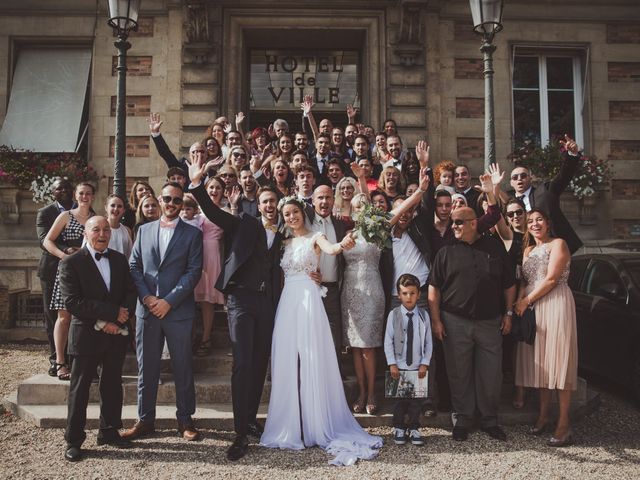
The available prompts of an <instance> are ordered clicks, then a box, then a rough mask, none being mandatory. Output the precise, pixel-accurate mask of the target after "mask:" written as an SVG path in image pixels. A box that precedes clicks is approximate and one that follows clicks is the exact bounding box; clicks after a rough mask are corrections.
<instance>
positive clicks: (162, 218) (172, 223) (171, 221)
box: [160, 215, 180, 225]
mask: <svg viewBox="0 0 640 480" xmlns="http://www.w3.org/2000/svg"><path fill="white" fill-rule="evenodd" d="M160 219H161V220H162V221H163V222H166V223H169V224H171V225H175V224H177V223H178V221H179V220H180V217H176V218H174V219H173V220H167V219H166V217H165V216H164V215H163V216H162V217H160Z"/></svg>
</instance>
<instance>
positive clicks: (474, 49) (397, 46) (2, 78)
mask: <svg viewBox="0 0 640 480" xmlns="http://www.w3.org/2000/svg"><path fill="white" fill-rule="evenodd" d="M505 3H506V5H505V11H504V19H503V23H504V30H503V31H502V32H500V33H499V34H498V35H497V36H496V41H495V43H496V45H497V50H496V52H495V55H494V68H495V79H494V88H495V119H496V139H497V158H498V161H499V162H501V163H502V164H503V165H504V166H505V168H507V169H508V168H509V165H508V161H507V160H506V157H507V155H508V154H509V153H510V152H511V150H512V145H513V138H514V135H516V136H517V134H518V132H517V131H516V130H517V128H516V127H518V125H519V124H518V121H517V119H515V120H514V109H515V110H517V109H518V108H520V107H519V106H514V98H516V96H517V95H523V97H522V98H525V99H526V98H529V99H530V98H532V97H531V95H534V96H536V97H535V98H538V99H539V100H540V102H539V105H538V106H537V107H535V108H537V109H538V110H540V111H539V112H538V111H537V113H536V114H537V115H539V118H538V120H539V122H538V123H539V125H537V126H536V127H534V130H535V129H538V130H536V132H537V133H536V135H538V137H539V138H542V139H545V138H549V136H550V135H551V134H552V133H553V132H552V129H553V126H554V121H555V120H557V119H555V120H554V118H552V117H553V115H556V114H557V112H556V113H555V114H554V113H553V112H552V111H551V110H553V108H554V106H553V105H554V99H555V98H559V97H560V96H562V95H564V98H567V99H569V100H568V101H569V105H571V108H572V109H573V111H565V112H561V114H562V115H564V117H563V119H564V121H566V120H567V118H569V117H571V120H570V122H571V124H572V126H574V127H575V129H574V131H572V133H573V134H574V135H576V136H577V137H578V139H579V141H581V143H582V144H583V145H584V148H585V151H587V152H589V153H593V154H595V155H597V156H598V157H603V158H609V159H610V160H611V161H612V163H613V168H614V179H613V182H612V188H611V189H609V190H607V191H603V192H600V193H599V194H598V196H597V198H598V203H597V205H596V207H595V210H594V213H593V215H595V217H591V218H590V219H585V218H581V212H580V208H579V204H578V202H577V201H576V200H574V199H572V198H566V199H564V200H563V204H564V209H565V211H566V213H567V215H568V217H569V218H570V219H571V221H572V222H573V223H574V225H575V226H576V229H577V230H578V231H579V233H580V234H581V236H582V237H583V239H585V241H593V240H597V239H606V238H640V237H636V236H640V220H639V215H638V213H637V212H638V207H639V206H640V200H639V196H640V168H639V167H640V5H638V3H637V1H636V0H616V1H610V0H565V1H562V2H556V1H544V2H540V1H531V0H529V1H525V0H507V1H506V2H505ZM107 17H108V14H107V1H106V0H98V1H97V2H88V1H85V0H59V1H57V2H50V1H48V0H20V1H18V0H4V1H3V2H2V3H1V4H0V125H1V124H2V123H3V121H4V119H5V114H6V111H7V106H8V104H9V100H10V97H11V92H12V78H13V72H14V68H15V66H16V62H17V61H18V59H19V56H20V53H21V51H23V49H24V48H26V47H29V48H36V49H37V48H43V49H44V48H50V47H51V46H52V45H55V46H59V47H63V48H64V47H73V46H78V45H82V46H84V47H86V48H89V49H90V50H91V68H90V75H89V85H88V96H89V97H88V131H87V142H88V143H87V149H88V155H89V159H90V162H91V164H92V165H93V166H94V167H95V168H96V169H97V171H98V173H99V174H100V175H101V180H100V182H99V185H98V187H99V195H98V198H97V200H96V206H97V209H99V208H100V207H99V205H101V204H102V200H103V199H104V198H105V197H106V195H107V193H108V191H109V189H110V185H111V181H112V175H113V145H114V132H115V90H116V77H115V68H114V67H115V64H116V55H117V51H116V49H115V47H114V46H113V42H114V37H113V32H112V30H111V29H110V28H109V27H108V26H107V23H106V20H107ZM130 42H131V44H132V47H131V49H130V50H129V52H128V61H127V66H128V73H127V176H128V180H129V181H133V180H135V179H138V178H144V179H149V181H150V182H151V183H152V185H153V186H154V187H158V186H160V185H161V183H162V181H163V178H164V173H165V167H164V163H163V162H162V160H161V159H160V158H159V156H158V154H157V152H156V151H155V148H154V147H153V146H152V145H151V144H150V138H149V135H148V134H149V130H148V122H147V117H148V114H149V113H150V112H159V113H160V114H161V115H162V119H163V120H164V124H163V126H162V132H163V135H164V137H165V138H166V140H167V143H168V144H169V146H170V147H171V148H172V149H173V150H174V152H176V153H178V152H181V153H184V152H186V151H187V149H188V146H189V145H190V144H191V143H192V142H194V141H196V140H199V139H201V138H202V137H203V132H204V130H205V129H206V127H207V126H208V125H209V124H210V122H211V121H212V120H213V119H214V118H216V117H217V116H218V115H222V114H225V115H229V116H230V118H232V117H233V115H234V114H235V113H236V112H238V111H244V112H245V113H246V114H247V116H248V123H249V126H250V127H253V126H256V121H257V119H261V118H266V117H269V118H274V116H275V115H276V114H282V115H284V116H286V115H290V116H294V112H296V114H295V115H297V112H298V110H297V107H295V104H296V102H295V101H293V102H291V103H290V104H289V105H285V106H283V107H280V106H277V105H276V104H275V103H274V107H273V109H272V111H271V112H270V111H269V108H268V102H269V101H270V97H269V96H268V95H267V93H266V90H265V88H266V89H267V90H268V88H269V87H268V86H267V84H265V83H263V84H261V85H260V84H258V83H259V82H258V83H256V82H255V78H257V77H256V76H255V75H253V73H252V72H256V71H257V70H255V68H257V67H256V66H258V67H259V66H260V61H256V60H255V59H256V58H259V57H260V55H263V56H266V57H267V58H268V56H269V55H272V56H274V57H273V58H274V59H275V58H276V57H278V58H279V59H286V58H288V59H286V60H285V63H284V64H282V63H280V64H279V65H280V67H279V68H280V69H281V70H280V72H279V73H283V72H282V71H283V70H284V73H286V74H291V75H292V76H291V77H290V78H285V77H286V75H285V76H284V77H283V76H282V75H280V76H278V75H274V73H275V72H269V73H270V76H269V77H264V75H263V77H264V78H266V80H265V82H266V81H268V82H271V88H272V89H273V91H272V92H271V95H272V99H273V100H274V102H275V98H276V97H278V95H280V98H282V99H286V98H287V96H288V95H289V94H290V95H291V99H294V97H295V95H297V90H295V91H293V93H291V92H290V91H289V90H288V88H289V87H291V88H292V89H295V88H296V87H297V86H299V83H296V82H297V78H298V77H296V75H295V74H296V73H299V72H302V74H305V75H306V74H307V73H308V72H305V69H304V68H302V66H301V62H300V61H299V60H300V59H303V58H306V57H311V58H312V60H311V63H312V64H313V65H315V72H316V74H317V75H316V77H313V75H306V76H305V75H302V76H301V77H300V79H301V80H300V82H302V83H303V84H304V87H305V88H307V87H311V90H312V91H313V87H314V84H313V82H318V83H317V85H318V92H317V95H318V97H317V100H320V99H323V100H325V99H328V100H331V99H332V98H333V97H331V95H332V94H333V95H334V96H335V95H338V94H337V93H336V92H335V90H327V91H320V85H321V83H322V82H324V83H322V88H325V87H326V88H327V89H328V88H334V89H336V88H338V87H341V88H343V89H344V90H343V91H349V92H351V93H350V95H351V96H350V97H349V98H350V99H353V101H355V102H356V103H357V104H358V105H359V107H360V115H361V119H362V121H363V122H365V123H369V124H372V125H373V126H374V127H375V128H381V126H382V123H383V121H384V119H386V118H393V119H395V120H396V121H397V123H398V126H399V130H400V133H401V134H402V137H403V139H404V142H405V144H406V145H408V146H411V147H412V146H413V145H415V142H416V141H417V140H418V139H423V138H424V139H427V140H428V141H429V142H430V144H431V153H432V157H433V158H434V159H435V160H436V161H439V160H440V159H452V160H454V161H456V160H457V161H460V162H464V163H466V164H468V165H469V166H470V167H471V169H472V173H473V174H475V175H477V174H479V173H480V170H481V168H482V165H483V153H484V138H483V137H484V120H483V119H484V104H483V98H484V82H483V76H482V61H481V54H480V52H479V46H480V41H479V39H478V37H477V36H476V35H475V34H474V33H473V32H472V28H471V15H470V11H469V4H468V1H466V0H367V1H361V0H353V1H350V2H344V1H341V0H325V1H323V2H318V1H310V0H301V1H297V2H290V1H287V0H283V1H280V2H270V1H266V0H142V11H141V13H140V28H139V30H138V32H136V33H134V34H132V35H131V37H130ZM336 52H338V55H340V56H341V58H342V59H345V58H347V57H348V56H349V55H351V57H349V58H353V59H355V60H352V61H349V62H350V63H349V67H350V70H349V71H348V72H347V71H346V67H345V70H340V69H338V72H336V71H335V69H334V72H333V73H331V72H329V71H328V70H331V66H334V67H335V63H334V64H332V61H331V58H334V57H335V55H336ZM332 55H333V57H332ZM324 58H326V59H328V60H326V61H327V62H328V63H327V65H328V66H327V68H328V70H327V74H326V75H325V76H324V77H323V78H324V80H322V82H321V80H320V77H321V75H320V73H319V72H323V71H322V68H323V66H322V65H323V62H324V61H325V60H323V59H324ZM558 58H560V59H562V60H560V61H561V62H564V63H562V65H565V66H566V69H563V68H561V70H564V71H565V73H566V72H567V71H568V72H570V73H572V76H571V78H572V84H571V85H568V86H567V85H565V86H564V87H563V88H559V89H555V90H554V85H553V84H552V83H553V81H554V80H553V78H552V77H553V68H556V69H557V68H558V65H557V64H558V60H557V59H558ZM274 61H276V60H274ZM294 61H295V62H296V68H294V66H293V62H294ZM268 62H269V60H267V63H268ZM518 62H523V63H522V65H524V67H527V66H528V67H531V66H533V67H532V68H535V69H537V70H535V72H534V73H533V74H532V75H533V76H532V78H533V77H536V76H537V78H538V80H539V81H540V83H539V84H538V85H537V87H536V88H537V90H535V88H534V90H535V92H534V93H533V94H532V93H531V91H532V90H531V89H530V88H529V89H528V88H524V89H522V92H524V93H522V92H521V93H516V89H514V83H513V78H514V67H517V68H515V69H516V70H517V69H518V68H520V66H519V65H520V64H519V63H518ZM554 62H555V63H554ZM263 63H264V62H263ZM298 63H300V65H298ZM554 65H555V66H554ZM254 67H255V68H254ZM307 67H308V65H307ZM528 67H527V68H528ZM340 68H342V65H341V67H340ZM518 71H519V70H518ZM334 73H335V75H334ZM252 78H253V80H254V82H252ZM309 78H314V80H313V82H312V83H309ZM305 82H306V83H305ZM336 82H337V83H336ZM340 82H343V83H342V84H340ZM565 87H566V88H565ZM259 88H262V90H261V92H258V90H257V89H259ZM280 89H283V90H280ZM354 89H355V92H356V95H355V96H354V95H353V91H354ZM305 92H306V90H305ZM527 92H529V93H527ZM562 92H564V93H562ZM265 95H266V96H265ZM283 95H284V96H283ZM265 98H266V100H265ZM518 98H520V97H518ZM333 99H334V100H336V101H335V102H334V104H335V105H330V104H325V105H318V106H317V107H316V108H317V109H318V110H319V111H320V112H321V113H320V114H322V113H327V114H328V115H329V114H330V115H334V116H335V117H332V118H342V119H343V123H346V116H344V109H342V106H341V105H342V104H343V103H345V99H344V98H342V99H340V100H338V97H335V98H333ZM536 101H537V100H536ZM545 101H547V103H546V104H545ZM549 101H550V103H549ZM261 102H262V103H261ZM265 102H266V103H265ZM317 103H320V102H317ZM329 103H330V102H329ZM525 103H526V101H525ZM534 103H535V102H534ZM265 105H267V106H266V107H265ZM338 107H340V108H338ZM323 109H326V112H325V111H324V110H323ZM547 109H548V110H549V112H548V113H549V115H550V116H549V117H548V118H545V117H546V114H547ZM320 114H319V115H320ZM562 115H561V116H562ZM567 115H568V116H569V117H567ZM534 116H535V115H534ZM287 118H290V117H287ZM291 118H293V117H291ZM549 119H551V120H549ZM536 121H537V120H536ZM534 123H535V121H534ZM518 128H519V127H518ZM527 128H529V127H528V126H527ZM566 196H567V197H569V196H568V195H566ZM28 197H29V195H28V193H25V192H18V193H15V192H13V191H12V192H8V193H7V192H6V190H3V193H2V198H1V199H0V201H1V202H2V212H4V213H3V215H4V216H3V220H2V221H3V222H4V224H3V225H2V226H0V241H2V242H3V244H4V248H3V249H0V250H2V251H3V252H4V253H3V254H2V255H1V256H2V258H0V283H5V284H9V285H10V287H12V288H14V289H19V288H27V289H31V290H37V282H35V281H34V275H33V268H34V266H35V263H36V262H37V257H38V255H39V253H38V250H37V247H36V246H34V247H30V246H29V245H35V244H34V243H33V241H34V238H35V229H34V221H35V211H36V208H37V207H38V205H36V204H34V203H33V202H31V201H30V200H29V198H28ZM9 213H12V215H9ZM9 217H11V218H9ZM18 217H19V219H18ZM594 218H595V219H596V221H594ZM29 242H32V243H31V244H30V243H29Z"/></svg>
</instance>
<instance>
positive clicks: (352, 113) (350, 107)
mask: <svg viewBox="0 0 640 480" xmlns="http://www.w3.org/2000/svg"><path fill="white" fill-rule="evenodd" d="M357 113H358V109H357V108H353V105H351V104H349V105H347V117H348V118H349V120H353V119H354V118H356V114H357Z"/></svg>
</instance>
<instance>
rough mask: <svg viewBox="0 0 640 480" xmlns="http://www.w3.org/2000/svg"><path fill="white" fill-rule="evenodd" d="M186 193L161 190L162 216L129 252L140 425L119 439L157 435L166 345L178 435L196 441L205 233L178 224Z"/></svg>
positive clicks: (141, 231)
mask: <svg viewBox="0 0 640 480" xmlns="http://www.w3.org/2000/svg"><path fill="white" fill-rule="evenodd" d="M182 204H183V190H182V187H181V186H180V185H179V184H177V183H167V184H166V185H165V186H164V187H163V188H162V195H161V202H160V206H161V208H162V216H161V217H160V219H159V220H156V221H155V222H150V223H146V224H144V225H143V226H141V227H140V229H139V230H138V235H137V237H136V242H135V244H134V246H133V251H132V252H131V259H130V268H131V276H132V277H133V281H134V283H135V285H136V288H137V290H138V305H137V308H136V320H137V323H136V325H137V327H136V353H137V358H138V418H139V420H138V422H136V424H135V425H134V426H133V428H130V429H128V430H125V431H124V432H123V433H122V434H121V436H122V437H123V438H125V439H134V438H138V437H141V436H143V435H146V434H149V433H151V432H153V431H154V422H155V417H156V397H157V394H158V381H159V380H160V359H161V355H162V346H163V345H164V340H165V339H166V341H167V344H168V346H169V353H170V355H171V370H172V372H173V380H174V382H175V391H176V407H177V409H176V416H177V419H178V431H179V433H180V434H181V435H182V437H183V438H184V439H185V440H198V439H199V438H200V433H199V432H198V431H197V430H196V428H195V426H194V424H193V420H192V418H191V415H193V414H194V412H195V408H196V396H195V386H194V380H193V368H192V353H191V329H192V326H193V319H194V317H195V313H196V311H195V301H194V297H193V289H194V288H195V286H196V285H197V283H198V281H199V280H200V276H201V275H202V232H201V231H200V230H198V229H197V228H196V227H193V226H191V225H189V224H187V223H185V222H183V221H182V220H181V219H180V216H179V215H180V210H182Z"/></svg>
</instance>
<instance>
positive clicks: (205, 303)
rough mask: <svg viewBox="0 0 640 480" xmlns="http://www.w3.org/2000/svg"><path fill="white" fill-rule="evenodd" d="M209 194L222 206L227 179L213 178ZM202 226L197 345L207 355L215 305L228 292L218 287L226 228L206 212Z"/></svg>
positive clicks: (208, 182) (195, 291)
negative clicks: (208, 217)
mask: <svg viewBox="0 0 640 480" xmlns="http://www.w3.org/2000/svg"><path fill="white" fill-rule="evenodd" d="M205 188H206V189H207V193H208V194H209V197H211V200H213V203H215V204H216V205H217V206H218V207H222V199H223V197H224V188H225V187H224V182H223V181H222V180H221V179H220V178H218V177H211V178H209V180H208V181H207V183H206V184H205ZM198 225H199V227H200V230H202V243H203V258H202V277H200V282H199V283H198V285H196V288H195V290H194V294H195V299H196V302H200V309H201V311H202V339H201V340H200V345H198V347H197V348H196V356H198V357H204V356H206V355H208V354H209V353H210V352H211V330H212V329H213V317H214V314H215V310H214V304H216V303H218V304H221V305H222V304H224V295H223V294H222V293H221V292H219V291H218V290H216V289H215V288H214V285H215V284H216V281H217V280H218V275H220V270H222V260H221V259H222V258H223V251H222V249H223V247H224V243H223V241H222V233H223V231H222V229H221V228H219V227H218V226H217V225H216V224H215V223H213V222H210V221H209V219H207V218H206V217H205V216H204V215H202V214H200V215H199V224H198Z"/></svg>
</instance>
